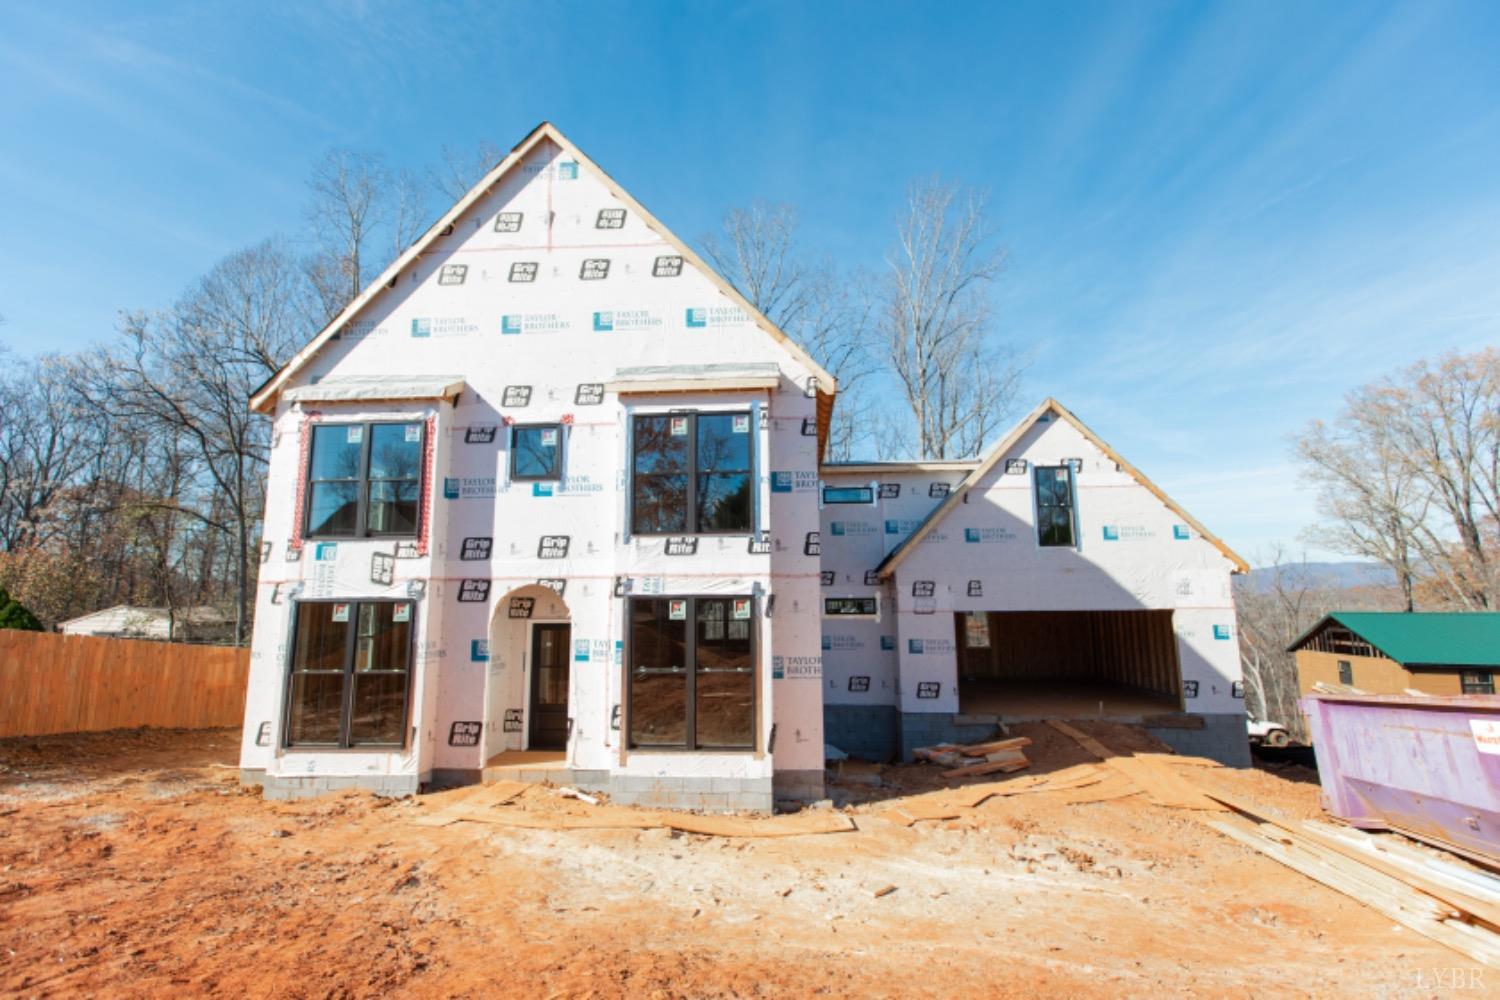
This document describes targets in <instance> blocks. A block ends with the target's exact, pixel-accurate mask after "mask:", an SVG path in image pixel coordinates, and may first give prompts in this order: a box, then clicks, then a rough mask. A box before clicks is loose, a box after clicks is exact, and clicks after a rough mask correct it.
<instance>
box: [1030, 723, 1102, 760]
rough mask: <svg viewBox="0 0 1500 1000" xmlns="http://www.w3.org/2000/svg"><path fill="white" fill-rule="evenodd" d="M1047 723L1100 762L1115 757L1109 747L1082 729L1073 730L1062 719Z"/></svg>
mask: <svg viewBox="0 0 1500 1000" xmlns="http://www.w3.org/2000/svg"><path fill="white" fill-rule="evenodd" d="M1046 721H1047V725H1049V726H1051V727H1052V728H1053V729H1056V730H1057V731H1058V732H1060V733H1062V734H1063V735H1064V736H1069V737H1072V739H1073V742H1075V743H1077V744H1078V745H1079V746H1081V747H1083V748H1084V749H1085V750H1087V751H1088V752H1089V753H1091V754H1093V755H1094V756H1095V757H1098V758H1099V759H1100V760H1108V759H1109V758H1110V757H1113V756H1115V752H1114V751H1113V750H1111V749H1110V748H1109V747H1107V746H1105V745H1104V744H1103V743H1100V742H1099V741H1098V740H1096V739H1094V738H1093V737H1092V736H1090V735H1089V734H1088V733H1085V732H1083V731H1082V730H1080V729H1075V728H1073V727H1072V726H1070V725H1068V724H1067V723H1066V722H1063V721H1062V720H1061V719H1048V720H1046Z"/></svg>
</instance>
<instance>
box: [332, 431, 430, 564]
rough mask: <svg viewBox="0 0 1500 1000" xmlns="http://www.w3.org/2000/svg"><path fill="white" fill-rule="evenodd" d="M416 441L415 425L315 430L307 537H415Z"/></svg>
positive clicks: (418, 470)
mask: <svg viewBox="0 0 1500 1000" xmlns="http://www.w3.org/2000/svg"><path fill="white" fill-rule="evenodd" d="M422 435H423V428H422V425H421V424H420V423H399V424H396V423H391V424H386V423H370V424H317V425H315V426H314V427H313V437H312V456H311V460H310V461H309V462H308V468H307V498H308V499H307V522H306V526H305V527H306V531H307V537H308V538H361V537H365V536H369V535H387V536H396V537H401V536H407V537H411V536H415V535H416V533H417V511H418V508H419V506H420V502H421V499H422V497H421V494H422Z"/></svg>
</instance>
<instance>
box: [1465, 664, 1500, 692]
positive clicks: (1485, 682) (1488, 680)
mask: <svg viewBox="0 0 1500 1000" xmlns="http://www.w3.org/2000/svg"><path fill="white" fill-rule="evenodd" d="M1458 691H1459V693H1460V694H1494V693H1495V672H1494V671H1493V670H1460V671H1459V672H1458Z"/></svg>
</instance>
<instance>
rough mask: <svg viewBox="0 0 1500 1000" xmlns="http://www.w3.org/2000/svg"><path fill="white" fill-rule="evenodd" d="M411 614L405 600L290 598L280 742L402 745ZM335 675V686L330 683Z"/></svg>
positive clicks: (325, 746)
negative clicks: (293, 602) (292, 603)
mask: <svg viewBox="0 0 1500 1000" xmlns="http://www.w3.org/2000/svg"><path fill="white" fill-rule="evenodd" d="M412 614H413V604H412V602H410V601H382V600H366V601H332V600H330V601H299V602H298V603H297V608H296V613H295V620H294V622H293V640H292V647H291V651H290V653H289V654H288V657H287V685H286V705H285V714H284V718H285V724H284V725H283V727H282V734H283V735H282V744H283V746H285V747H287V748H288V749H306V748H319V749H345V750H347V749H360V748H363V747H382V748H389V747H404V746H405V745H406V727H407V723H408V721H409V716H410V709H411V704H410V702H411V659H412V658H411V643H412V636H413V634H414V630H413V628H412ZM382 625H383V626H384V628H382V627H381V626H382ZM336 633H342V634H336ZM299 661H300V662H299ZM335 680H336V682H337V690H336V693H335V691H334V689H333V688H332V687H330V682H332V681H335ZM393 684H394V685H395V687H394V690H395V691H396V694H395V696H394V698H393V697H392V688H391V685H393ZM395 701H399V707H396V706H395V705H394V702H395ZM334 703H336V705H335V704H334ZM393 708H395V710H394V711H392V709H393ZM330 709H332V712H330Z"/></svg>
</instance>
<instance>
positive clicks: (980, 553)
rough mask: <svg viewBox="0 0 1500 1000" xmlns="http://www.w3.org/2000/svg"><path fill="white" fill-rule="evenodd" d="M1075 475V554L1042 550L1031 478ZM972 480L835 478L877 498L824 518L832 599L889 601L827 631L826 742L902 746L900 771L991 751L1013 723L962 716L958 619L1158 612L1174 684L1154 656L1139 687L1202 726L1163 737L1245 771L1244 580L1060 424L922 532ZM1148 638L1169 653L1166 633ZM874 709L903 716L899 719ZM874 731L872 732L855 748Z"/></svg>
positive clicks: (1037, 429) (1047, 427)
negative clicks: (942, 749)
mask: <svg viewBox="0 0 1500 1000" xmlns="http://www.w3.org/2000/svg"><path fill="white" fill-rule="evenodd" d="M1067 464H1071V465H1072V466H1073V467H1074V469H1075V473H1074V497H1075V511H1076V520H1077V526H1076V544H1075V545H1073V546H1069V547H1044V546H1041V545H1039V544H1038V540H1037V532H1036V520H1035V514H1034V509H1035V508H1034V504H1035V495H1034V488H1033V485H1032V483H1033V478H1032V477H1033V470H1034V469H1035V468H1036V467H1037V466H1061V465H1067ZM963 478H964V476H963V473H961V472H954V473H934V472H929V471H921V470H917V469H914V468H913V467H910V466H902V465H893V466H891V467H890V469H889V470H888V471H877V472H875V473H871V472H870V471H868V470H864V469H861V470H860V471H858V472H851V473H844V472H841V471H840V470H839V469H838V468H837V467H836V466H825V467H824V469H823V479H824V481H825V482H826V483H827V484H829V485H834V486H852V485H860V484H863V483H867V482H873V483H874V484H875V485H876V487H877V488H876V491H875V497H876V499H875V502H874V504H873V505H871V506H868V507H854V506H850V505H825V506H824V507H823V510H822V521H823V539H824V544H823V567H822V581H821V582H822V583H823V585H824V587H823V591H824V594H825V596H856V595H878V596H879V598H880V606H879V613H878V616H877V617H875V618H871V619H860V620H844V619H832V618H828V617H825V618H824V620H823V657H824V671H823V673H824V688H823V698H824V702H825V704H826V706H827V709H826V712H827V715H828V718H829V719H830V720H834V719H837V720H838V722H837V723H836V724H835V723H833V722H830V724H829V729H830V730H831V731H837V732H839V733H840V734H841V735H842V736H843V738H844V739H845V740H846V741H848V742H849V743H850V744H851V745H853V746H855V747H860V746H861V745H863V747H865V748H868V749H869V751H871V752H875V751H878V750H880V749H882V748H885V747H889V746H892V744H894V745H895V749H896V750H897V751H898V752H899V755H900V756H901V757H903V758H909V756H910V752H911V749H912V748H913V747H916V746H922V745H924V744H927V743H931V742H938V741H942V740H948V741H954V742H958V741H961V740H964V739H975V738H982V737H983V736H984V735H987V733H985V732H983V731H981V730H983V729H984V728H985V727H986V726H988V727H989V731H990V732H993V726H994V723H995V722H996V721H1001V720H1003V718H1004V716H1003V713H1002V714H1001V715H1000V716H997V717H979V716H965V715H963V714H962V713H961V710H960V706H959V700H958V681H959V668H958V664H959V655H960V653H961V650H960V640H959V638H958V637H957V636H956V635H955V615H957V614H966V613H970V612H988V613H996V612H1001V613H1003V612H1117V611H1154V612H1161V613H1164V614H1167V615H1170V620H1171V633H1170V634H1171V638H1170V640H1169V641H1170V642H1171V643H1172V644H1173V645H1174V646H1175V649H1174V650H1173V651H1172V652H1173V653H1175V659H1176V662H1177V665H1178V666H1177V670H1176V675H1175V676H1171V677H1165V676H1162V675H1161V664H1162V663H1163V662H1167V661H1168V660H1169V659H1170V658H1169V657H1166V656H1163V655H1155V656H1151V655H1144V654H1143V655H1139V656H1137V657H1136V659H1137V660H1138V661H1139V663H1140V664H1141V665H1140V667H1139V668H1138V671H1139V672H1140V674H1141V676H1139V677H1137V678H1133V680H1134V681H1135V682H1137V686H1139V687H1141V688H1143V689H1147V690H1156V691H1158V692H1160V693H1164V694H1169V695H1171V696H1173V697H1176V698H1179V699H1180V704H1181V707H1182V711H1183V712H1184V713H1186V714H1189V715H1193V716H1199V717H1201V718H1202V720H1203V724H1202V728H1195V729H1186V728H1176V727H1173V728H1162V729H1160V730H1153V731H1154V732H1156V734H1157V735H1159V736H1161V737H1162V738H1163V739H1164V740H1166V741H1167V742H1169V743H1174V745H1175V744H1176V743H1181V744H1182V745H1184V746H1187V745H1191V746H1193V747H1195V748H1196V749H1195V751H1194V752H1201V753H1206V754H1207V755H1208V756H1212V757H1215V758H1216V759H1220V760H1223V761H1225V762H1226V763H1233V764H1242V763H1245V762H1246V761H1247V760H1248V750H1247V749H1246V737H1245V729H1244V706H1243V690H1242V687H1241V675H1240V665H1239V655H1238V649H1237V643H1236V625H1235V617H1234V605H1233V599H1232V597H1231V594H1230V576H1231V573H1232V572H1233V571H1234V568H1235V566H1234V564H1233V563H1232V562H1231V561H1230V560H1229V559H1228V558H1227V557H1226V556H1225V555H1224V554H1223V553H1222V552H1221V551H1220V550H1219V549H1218V548H1217V547H1216V546H1215V545H1213V544H1211V543H1210V542H1209V541H1208V540H1207V539H1205V538H1204V537H1203V536H1202V535H1201V534H1200V533H1199V532H1198V531H1197V530H1196V529H1195V528H1194V527H1192V526H1191V525H1190V524H1188V523H1185V521H1184V519H1183V518H1182V517H1181V516H1179V515H1178V514H1177V513H1176V512H1175V511H1174V510H1173V509H1172V508H1170V507H1168V506H1167V505H1166V504H1165V503H1163V502H1162V501H1161V500H1160V499H1159V498H1158V497H1157V496H1156V495H1155V494H1154V493H1153V492H1152V491H1151V490H1150V489H1148V488H1147V487H1146V486H1145V485H1144V484H1143V483H1142V482H1140V481H1139V480H1137V479H1136V478H1135V477H1134V476H1132V475H1131V474H1129V473H1128V472H1125V471H1123V470H1122V469H1121V468H1120V467H1119V466H1118V465H1117V464H1116V460H1115V459H1114V458H1113V457H1111V456H1110V455H1109V454H1108V453H1107V452H1105V451H1103V450H1102V449H1100V448H1099V447H1097V446H1096V445H1095V444H1094V443H1093V442H1092V441H1091V440H1090V439H1089V438H1088V437H1087V436H1085V435H1084V434H1083V433H1081V432H1080V431H1079V430H1078V428H1076V427H1075V426H1073V425H1072V424H1071V423H1069V422H1068V421H1065V420H1063V419H1060V418H1056V417H1052V418H1050V419H1048V418H1044V419H1040V420H1038V421H1036V422H1035V423H1034V424H1033V425H1032V426H1031V427H1029V428H1028V429H1027V430H1025V432H1024V433H1022V434H1021V435H1020V436H1019V437H1018V438H1017V439H1016V440H1015V442H1014V444H1013V445H1012V446H1011V447H1010V448H1009V449H1008V450H1007V451H1006V453H1005V454H1004V455H1003V456H1001V457H1000V460H999V461H997V462H995V463H994V466H993V468H992V469H991V470H990V471H989V472H988V473H987V474H986V475H984V476H983V477H981V478H980V479H979V480H978V481H976V482H975V483H973V484H971V485H970V486H969V487H968V488H967V489H965V490H964V491H963V493H964V496H963V498H962V502H961V503H957V504H956V505H955V506H953V507H952V508H951V509H950V511H949V512H948V513H947V515H946V516H944V517H942V518H941V519H939V520H937V521H936V522H933V523H923V520H922V519H923V518H924V517H926V516H927V514H928V513H929V512H931V511H932V510H933V509H935V508H936V507H937V506H938V505H939V504H940V503H942V501H943V499H944V497H945V496H946V495H947V493H948V491H949V490H950V489H952V488H954V487H955V486H956V485H957V484H958V483H959V482H960V481H961V480H962V479H963ZM914 532H915V533H919V536H920V541H918V542H917V543H916V544H915V545H914V547H912V548H911V549H910V550H909V551H908V553H907V554H906V556H905V557H904V558H903V559H901V560H900V561H898V562H897V563H896V564H895V568H894V571H893V572H891V573H889V575H888V577H887V578H885V579H880V578H879V577H877V575H876V574H875V572H874V570H875V569H876V567H877V566H878V565H879V564H880V563H881V561H882V560H883V559H884V558H885V557H886V556H887V555H888V554H889V553H890V552H891V551H892V550H894V549H895V548H896V547H897V546H899V545H901V544H902V543H903V542H905V541H906V539H907V538H908V537H910V536H912V535H913V533H914ZM1098 617H1100V618H1101V619H1102V618H1103V617H1104V616H1098ZM1111 629H1113V630H1114V632H1113V633H1111ZM1136 631H1141V630H1139V629H1138V630H1136ZM1100 634H1101V641H1104V642H1106V643H1107V642H1109V641H1112V640H1111V638H1110V637H1111V634H1114V635H1115V636H1116V638H1115V639H1114V640H1113V641H1116V642H1129V641H1135V640H1133V639H1131V638H1130V636H1131V634H1132V633H1131V631H1130V630H1129V629H1125V628H1123V627H1122V626H1120V625H1118V624H1116V625H1110V626H1101V631H1100ZM1141 634H1142V635H1144V634H1145V633H1144V631H1141ZM1137 638H1139V636H1137ZM1147 638H1149V639H1150V641H1151V642H1153V643H1154V642H1157V641H1158V639H1157V637H1156V635H1155V632H1154V631H1153V632H1152V634H1151V636H1148V637H1147ZM1140 641H1141V642H1146V639H1141V640H1140ZM1131 656H1135V654H1134V653H1131V654H1130V655H1129V656H1127V657H1126V658H1127V659H1130V657H1131ZM1117 679H1121V680H1126V681H1131V680H1132V678H1131V677H1130V676H1121V677H1120V678H1117ZM878 708H891V709H894V713H893V714H894V716H895V718H894V719H893V718H892V717H891V716H886V715H883V714H879V713H878V712H877V711H875V710H876V709H878ZM893 721H894V727H893V725H892V723H893ZM866 724H867V725H869V726H870V727H871V731H870V732H869V733H862V732H859V731H858V730H859V727H860V726H862V725H866ZM1174 741H1175V742H1174ZM835 745H837V746H839V747H840V749H844V750H846V752H860V751H858V750H856V751H849V748H848V747H845V746H843V745H842V744H837V743H835Z"/></svg>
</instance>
